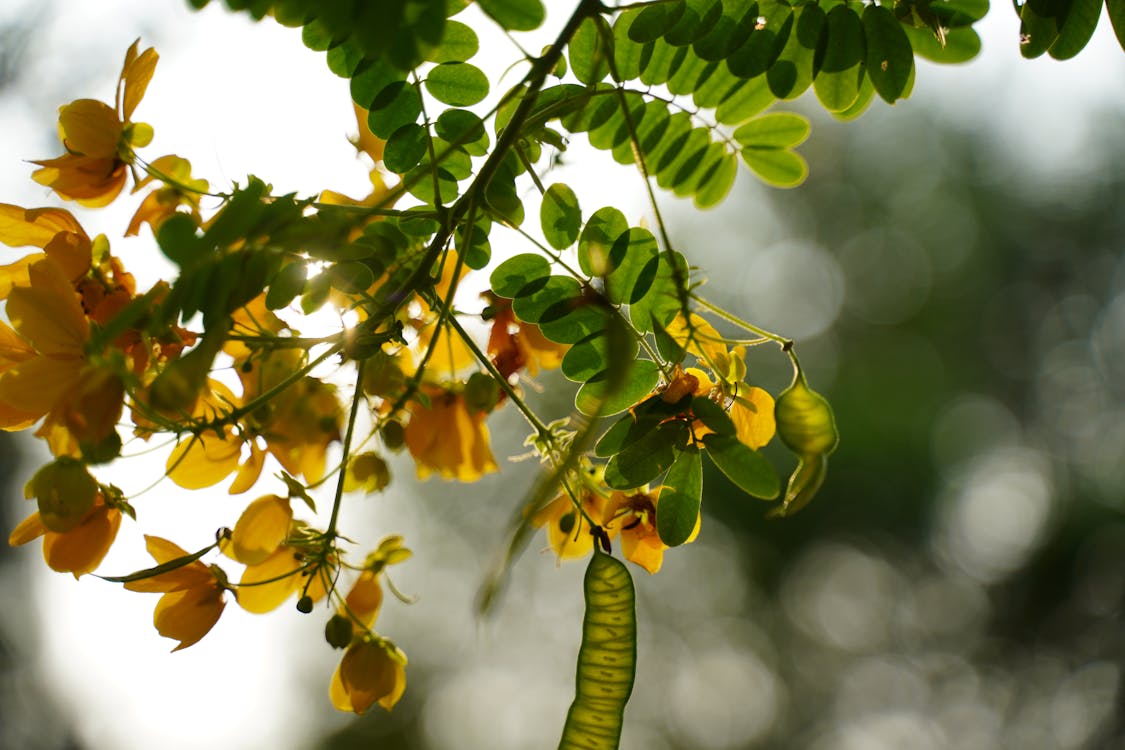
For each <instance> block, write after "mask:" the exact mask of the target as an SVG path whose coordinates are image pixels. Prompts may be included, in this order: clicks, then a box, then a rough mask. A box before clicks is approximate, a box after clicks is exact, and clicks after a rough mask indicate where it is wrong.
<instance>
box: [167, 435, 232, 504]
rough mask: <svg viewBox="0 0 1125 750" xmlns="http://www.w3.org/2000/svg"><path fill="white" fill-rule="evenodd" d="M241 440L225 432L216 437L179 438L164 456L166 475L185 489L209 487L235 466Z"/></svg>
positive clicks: (226, 475)
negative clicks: (224, 437) (169, 452)
mask: <svg viewBox="0 0 1125 750" xmlns="http://www.w3.org/2000/svg"><path fill="white" fill-rule="evenodd" d="M241 457H242V443H240V442H239V441H238V440H236V439H235V438H234V436H233V435H230V434H228V435H227V439H225V440H224V439H220V438H218V437H216V436H215V435H214V434H212V433H207V434H204V435H193V436H192V437H190V438H188V439H186V440H183V441H181V442H180V444H179V445H177V446H176V447H175V448H174V449H173V450H172V453H171V455H169V456H168V463H167V469H168V477H169V478H170V479H171V480H172V481H173V482H175V483H176V484H178V485H179V486H181V487H183V488H184V489H188V490H198V489H202V488H204V487H210V486H212V485H215V484H218V483H219V482H221V481H223V480H224V479H226V478H227V477H228V476H230V474H231V472H233V471H236V470H237V469H238V462H239V460H240V459H241Z"/></svg>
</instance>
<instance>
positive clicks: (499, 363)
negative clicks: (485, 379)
mask: <svg viewBox="0 0 1125 750" xmlns="http://www.w3.org/2000/svg"><path fill="white" fill-rule="evenodd" d="M485 295H486V296H487V298H488V299H489V307H491V308H492V310H493V318H492V329H491V330H490V331H489V334H488V356H489V357H491V358H492V363H493V364H494V365H496V369H497V370H499V371H500V374H502V375H503V376H504V377H505V378H507V377H508V376H510V375H512V374H513V373H516V372H518V371H519V370H520V369H521V368H522V369H526V370H527V372H528V374H529V375H537V374H539V370H541V369H543V370H551V369H554V368H556V367H558V366H559V365H561V364H562V359H563V356H564V355H565V354H566V352H567V350H568V349H570V346H569V345H567V344H556V343H555V342H554V341H551V340H549V339H548V338H547V337H546V336H544V335H543V333H542V331H540V330H539V326H537V325H534V324H532V323H523V322H520V321H517V320H516V316H515V313H513V312H512V301H511V300H508V299H504V298H503V297H497V296H495V295H494V294H492V293H491V292H486V293H485Z"/></svg>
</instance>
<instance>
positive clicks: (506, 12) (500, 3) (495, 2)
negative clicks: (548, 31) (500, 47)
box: [477, 0, 547, 31]
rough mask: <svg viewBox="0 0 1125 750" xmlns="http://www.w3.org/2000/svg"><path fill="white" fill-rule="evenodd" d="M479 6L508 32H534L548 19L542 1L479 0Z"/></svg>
mask: <svg viewBox="0 0 1125 750" xmlns="http://www.w3.org/2000/svg"><path fill="white" fill-rule="evenodd" d="M477 5H479V6H480V9H481V10H483V11H484V12H485V13H487V14H488V16H489V17H490V18H492V20H493V21H495V22H496V23H498V24H500V25H501V26H503V27H504V28H505V29H507V30H508V31H532V30H534V29H537V28H539V26H540V25H541V24H542V23H543V21H544V19H546V18H547V10H546V9H545V8H544V7H543V3H542V2H540V0H477Z"/></svg>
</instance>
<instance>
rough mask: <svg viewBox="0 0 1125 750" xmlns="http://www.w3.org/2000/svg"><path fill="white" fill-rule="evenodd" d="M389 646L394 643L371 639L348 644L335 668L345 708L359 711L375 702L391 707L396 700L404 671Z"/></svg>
mask: <svg viewBox="0 0 1125 750" xmlns="http://www.w3.org/2000/svg"><path fill="white" fill-rule="evenodd" d="M390 648H393V647H390V646H388V645H385V644H383V643H377V642H371V641H360V642H359V643H353V644H352V645H351V646H349V647H348V650H347V651H346V652H345V653H344V658H343V659H341V660H340V668H339V670H338V674H339V682H340V687H341V688H342V689H343V693H344V694H346V696H347V704H348V708H345V709H344V710H349V709H350V710H351V711H354V712H355V713H357V714H362V713H364V712H365V711H367V709H369V708H371V706H372V705H374V704H375V703H376V702H378V703H379V704H380V705H381V706H383V708H386V709H387V710H390V709H391V708H392V707H394V705H395V703H397V702H398V699H399V697H401V696H402V692H403V690H404V689H405V688H406V672H405V669H404V665H403V663H402V662H401V661H400V660H399V659H397V658H395V656H394V655H392V653H391V651H390ZM396 650H397V649H396ZM398 653H399V654H401V652H398ZM333 681H334V682H335V677H333ZM330 691H331V689H330ZM333 703H336V701H333ZM339 707H340V706H339V704H337V708H339Z"/></svg>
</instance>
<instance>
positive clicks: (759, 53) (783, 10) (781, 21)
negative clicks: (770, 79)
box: [727, 0, 793, 78]
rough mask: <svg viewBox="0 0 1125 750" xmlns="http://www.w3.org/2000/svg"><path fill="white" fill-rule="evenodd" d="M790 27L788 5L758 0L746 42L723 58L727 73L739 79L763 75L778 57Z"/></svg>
mask: <svg viewBox="0 0 1125 750" xmlns="http://www.w3.org/2000/svg"><path fill="white" fill-rule="evenodd" d="M751 13H753V11H751ZM792 27H793V8H792V6H790V5H789V3H787V2H785V0H760V1H759V3H758V14H757V16H755V18H754V27H753V29H754V30H753V31H752V32H751V33H750V38H749V39H748V40H747V41H746V43H745V44H743V45H742V46H741V47H739V48H738V49H737V50H735V52H734V54H732V55H731V56H730V57H728V58H727V67H728V68H730V72H731V73H733V74H734V75H736V76H738V77H739V78H757V77H758V76H760V75H762V74H763V73H765V72H766V71H767V70H769V69H770V66H771V65H773V63H774V60H776V59H777V56H778V55H779V54H781V50H782V48H783V47H784V46H785V43H786V42H787V41H788V40H789V32H790V29H792Z"/></svg>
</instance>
